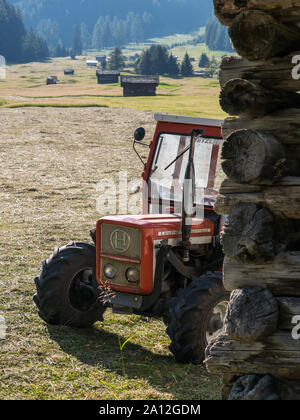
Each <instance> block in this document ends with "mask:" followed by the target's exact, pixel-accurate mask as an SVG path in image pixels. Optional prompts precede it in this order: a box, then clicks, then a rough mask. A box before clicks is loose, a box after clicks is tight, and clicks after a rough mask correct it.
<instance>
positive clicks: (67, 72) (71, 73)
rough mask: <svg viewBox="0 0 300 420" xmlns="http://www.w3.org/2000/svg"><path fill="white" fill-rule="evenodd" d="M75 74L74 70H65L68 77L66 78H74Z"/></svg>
mask: <svg viewBox="0 0 300 420" xmlns="http://www.w3.org/2000/svg"><path fill="white" fill-rule="evenodd" d="M74 73H75V70H74V69H65V70H64V75H66V76H70V75H72V76H73V74H74Z"/></svg>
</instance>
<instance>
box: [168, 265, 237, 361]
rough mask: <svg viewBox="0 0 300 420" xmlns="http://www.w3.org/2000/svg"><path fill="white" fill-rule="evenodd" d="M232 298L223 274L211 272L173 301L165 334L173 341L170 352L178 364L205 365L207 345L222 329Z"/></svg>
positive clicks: (180, 291) (191, 284) (194, 281)
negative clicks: (225, 286)
mask: <svg viewBox="0 0 300 420" xmlns="http://www.w3.org/2000/svg"><path fill="white" fill-rule="evenodd" d="M205 283H206V284H205ZM229 297H230V294H229V293H228V292H226V291H225V289H224V287H223V284H222V274H221V273H218V272H208V273H206V274H205V275H203V276H201V277H200V278H197V279H194V280H193V281H192V282H191V283H190V284H189V285H188V286H187V287H186V288H184V289H180V290H179V292H178V296H177V297H176V298H173V299H171V301H170V305H169V321H170V322H169V326H168V328H167V330H166V332H167V334H168V335H169V337H170V339H171V345H170V347H169V348H170V351H171V352H172V353H173V354H174V356H175V358H176V360H177V361H178V362H184V363H188V362H191V363H194V364H200V363H202V362H203V360H204V358H205V349H206V347H207V345H208V344H209V343H210V341H211V340H212V339H214V338H215V337H216V336H217V335H218V334H219V333H220V332H221V331H222V329H223V326H224V319H225V314H226V309H227V305H228V301H229Z"/></svg>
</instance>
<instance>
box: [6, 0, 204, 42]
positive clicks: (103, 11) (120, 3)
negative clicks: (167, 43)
mask: <svg viewBox="0 0 300 420" xmlns="http://www.w3.org/2000/svg"><path fill="white" fill-rule="evenodd" d="M9 1H10V2H11V3H12V4H14V5H15V6H16V7H18V8H19V9H21V10H22V12H23V15H24V20H25V25H26V27H28V28H29V27H30V26H32V27H33V28H34V29H38V28H43V30H44V31H45V29H47V31H48V34H47V41H50V42H51V39H50V38H51V37H52V38H53V43H55V42H56V41H58V40H59V39H60V40H61V41H62V43H63V44H65V45H66V46H70V45H71V42H72V33H73V27H74V25H75V24H85V25H86V28H87V31H88V32H89V34H92V33H93V29H94V26H95V24H96V22H97V20H98V19H99V17H100V16H102V17H105V16H109V17H110V19H115V21H116V22H117V21H118V22H119V24H120V25H122V22H124V20H125V21H126V17H127V16H128V14H129V13H131V21H132V25H131V29H130V30H133V31H135V30H136V31H137V33H138V32H139V31H140V28H142V34H139V36H140V37H141V36H142V37H143V38H144V39H146V38H149V37H155V36H163V35H168V34H171V33H184V32H191V31H192V30H194V29H197V28H199V27H200V26H204V25H205V23H206V22H207V20H208V18H209V17H210V16H211V15H212V1H211V0H201V1H199V0H142V1H141V0H126V2H125V1H124V0H114V1H113V2H112V1H111V0H101V1H99V0H80V1H79V0H77V1H74V0H47V1H46V0H9ZM139 40H141V39H139Z"/></svg>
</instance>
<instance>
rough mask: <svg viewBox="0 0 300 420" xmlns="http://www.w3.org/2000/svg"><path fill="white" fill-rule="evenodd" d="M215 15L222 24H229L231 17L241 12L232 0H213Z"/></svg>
mask: <svg viewBox="0 0 300 420" xmlns="http://www.w3.org/2000/svg"><path fill="white" fill-rule="evenodd" d="M214 7H215V15H216V16H217V18H218V19H219V21H220V22H221V23H222V25H226V26H229V25H231V23H232V21H233V19H234V18H235V17H236V16H237V15H238V14H239V13H240V12H241V8H240V7H237V6H235V4H234V1H233V0H214Z"/></svg>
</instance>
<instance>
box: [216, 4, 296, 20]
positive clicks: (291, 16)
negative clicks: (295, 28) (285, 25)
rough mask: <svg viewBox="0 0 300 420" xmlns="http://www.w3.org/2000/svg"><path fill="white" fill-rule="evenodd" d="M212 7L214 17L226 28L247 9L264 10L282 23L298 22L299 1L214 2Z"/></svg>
mask: <svg viewBox="0 0 300 420" xmlns="http://www.w3.org/2000/svg"><path fill="white" fill-rule="evenodd" d="M214 6H215V15H216V16H217V18H218V19H219V21H220V22H221V23H222V24H223V25H226V26H229V25H231V23H232V20H233V19H234V18H235V16H237V15H238V14H239V13H240V12H241V11H243V10H247V9H260V10H264V11H266V12H268V13H270V14H272V15H273V16H274V17H276V18H277V19H278V20H280V21H282V22H294V23H297V22H299V21H300V17H299V15H300V0H214Z"/></svg>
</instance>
